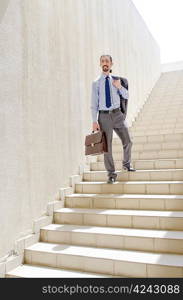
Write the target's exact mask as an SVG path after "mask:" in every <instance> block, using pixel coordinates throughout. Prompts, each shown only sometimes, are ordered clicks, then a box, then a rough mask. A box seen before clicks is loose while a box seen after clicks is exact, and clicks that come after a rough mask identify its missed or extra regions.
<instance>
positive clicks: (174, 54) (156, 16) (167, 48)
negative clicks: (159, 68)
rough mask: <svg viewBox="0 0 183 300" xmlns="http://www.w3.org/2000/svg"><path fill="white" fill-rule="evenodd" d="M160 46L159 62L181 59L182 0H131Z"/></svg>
mask: <svg viewBox="0 0 183 300" xmlns="http://www.w3.org/2000/svg"><path fill="white" fill-rule="evenodd" d="M132 1H133V3H134V4H135V6H136V8H137V9H138V11H139V13H140V15H141V16H142V18H143V19H144V21H145V23H146V24H147V27H148V28H149V31H150V32H151V33H152V35H153V37H154V38H155V40H156V41H157V43H158V44H159V46H160V51H161V63H168V62H176V61H183V0H132Z"/></svg>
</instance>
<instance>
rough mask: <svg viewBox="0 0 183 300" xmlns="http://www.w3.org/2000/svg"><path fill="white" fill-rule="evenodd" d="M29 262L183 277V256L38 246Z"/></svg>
mask: <svg viewBox="0 0 183 300" xmlns="http://www.w3.org/2000/svg"><path fill="white" fill-rule="evenodd" d="M25 262H26V263H27V264H37V263H39V264H40V265H46V266H51V267H54V268H56V267H57V268H67V269H69V268H70V269H72V270H73V269H74V270H81V271H85V272H95V273H103V274H108V275H115V276H119V275H122V276H129V277H183V255H180V254H163V253H148V252H140V251H127V250H117V249H106V248H94V247H85V246H72V245H67V244H64V245H61V244H54V243H43V242H39V243H36V244H34V245H32V246H30V247H28V248H26V249H25Z"/></svg>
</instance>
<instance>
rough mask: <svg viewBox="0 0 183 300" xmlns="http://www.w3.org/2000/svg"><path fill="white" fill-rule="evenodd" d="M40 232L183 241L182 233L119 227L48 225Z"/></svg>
mask: <svg viewBox="0 0 183 300" xmlns="http://www.w3.org/2000/svg"><path fill="white" fill-rule="evenodd" d="M41 230H50V231H55V230H56V231H59V232H77V233H87V234H90V233H94V234H97V233H98V234H105V235H111V234H113V235H117V236H118V235H120V236H122V235H124V236H131V237H143V238H145V237H149V238H163V239H180V240H183V231H167V230H152V229H133V228H119V227H102V226H91V225H90V226H86V225H80V226H78V225H70V224H49V225H47V226H44V227H42V228H41Z"/></svg>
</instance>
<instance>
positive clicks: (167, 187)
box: [6, 71, 183, 277]
mask: <svg viewBox="0 0 183 300" xmlns="http://www.w3.org/2000/svg"><path fill="white" fill-rule="evenodd" d="M130 133H131V137H132V141H133V146H132V164H133V166H134V167H135V168H136V169H137V171H136V172H127V171H124V170H123V171H122V170H121V165H122V155H123V152H122V145H121V142H120V140H119V139H118V138H114V139H113V157H114V160H115V166H116V170H117V171H118V177H117V180H118V181H116V182H115V183H114V184H107V183H106V179H107V176H106V171H105V168H104V162H103V156H102V155H100V156H98V159H97V162H93V163H91V169H90V171H88V172H84V174H83V181H82V182H79V183H77V184H76V185H75V193H74V194H70V195H68V196H66V199H65V207H63V208H61V209H57V210H55V211H54V223H53V224H50V225H48V226H44V227H43V228H41V233H40V242H38V243H36V244H34V245H32V246H30V247H27V248H26V249H25V263H24V265H22V266H19V267H18V268H16V269H14V270H12V271H10V272H8V273H7V274H6V277H183V71H174V72H168V73H163V74H162V75H161V77H160V79H159V81H158V82H157V84H156V86H155V87H154V89H153V91H152V93H151V95H150V97H149V99H148V100H147V102H146V103H145V105H144V107H143V108H142V110H141V112H140V113H139V115H138V117H137V120H135V122H134V124H133V126H132V127H131V128H130Z"/></svg>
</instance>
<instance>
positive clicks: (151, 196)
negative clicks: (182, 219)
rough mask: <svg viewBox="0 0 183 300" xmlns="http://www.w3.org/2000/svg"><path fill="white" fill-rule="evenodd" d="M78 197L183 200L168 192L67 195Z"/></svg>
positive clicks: (181, 197) (68, 196)
mask: <svg viewBox="0 0 183 300" xmlns="http://www.w3.org/2000/svg"><path fill="white" fill-rule="evenodd" d="M74 197H76V198H78V197H82V198H85V197H88V198H91V197H95V198H111V197H113V198H124V199H126V198H138V199H141V198H144V199H147V198H150V199H152V198H153V199H159V198H161V199H180V200H182V199H183V195H172V194H171V195H166V194H163V195H162V194H159V195H158V194H156V195H155V194H109V193H107V194H105V193H103V194H102V193H100V194H95V193H94V194H91V193H87V194H86V193H83V194H80V193H73V194H70V195H66V198H74Z"/></svg>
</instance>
